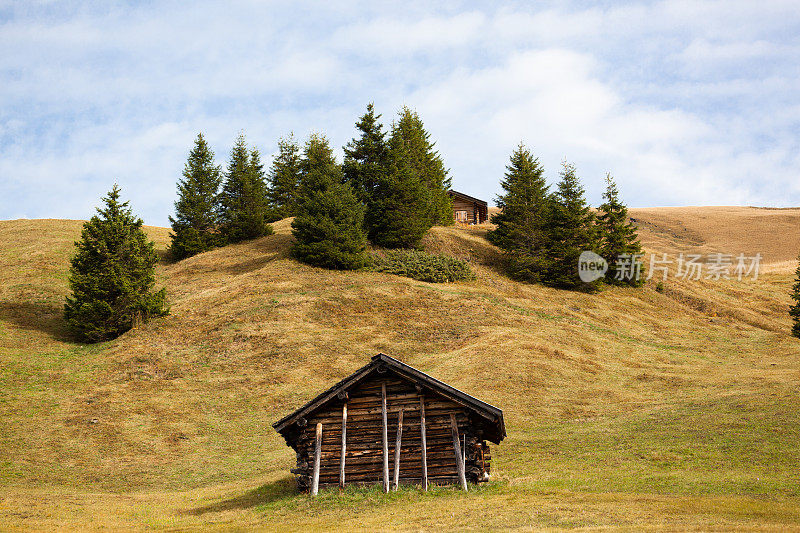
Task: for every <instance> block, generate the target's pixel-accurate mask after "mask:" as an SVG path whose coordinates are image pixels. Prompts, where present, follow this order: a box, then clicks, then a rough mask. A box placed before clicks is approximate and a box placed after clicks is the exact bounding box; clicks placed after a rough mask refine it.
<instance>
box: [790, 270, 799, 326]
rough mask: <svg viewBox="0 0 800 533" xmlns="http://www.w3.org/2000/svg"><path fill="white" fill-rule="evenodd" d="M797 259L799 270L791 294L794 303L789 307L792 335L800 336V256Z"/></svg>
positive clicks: (796, 271) (796, 272)
mask: <svg viewBox="0 0 800 533" xmlns="http://www.w3.org/2000/svg"><path fill="white" fill-rule="evenodd" d="M797 261H798V264H797V270H795V277H794V285H793V286H792V294H791V298H792V300H794V304H792V306H791V307H790V308H789V316H791V317H792V336H794V337H798V338H800V257H798V259H797Z"/></svg>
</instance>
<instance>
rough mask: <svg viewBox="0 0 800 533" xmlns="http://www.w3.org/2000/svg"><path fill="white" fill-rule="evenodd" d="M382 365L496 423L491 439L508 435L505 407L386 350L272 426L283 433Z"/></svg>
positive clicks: (494, 440)
mask: <svg viewBox="0 0 800 533" xmlns="http://www.w3.org/2000/svg"><path fill="white" fill-rule="evenodd" d="M382 365H383V366H385V368H386V369H389V370H392V371H394V372H395V373H397V374H398V375H400V376H403V377H405V378H407V379H409V380H411V381H413V382H415V383H418V384H419V385H422V386H426V387H428V388H429V389H431V390H433V391H434V392H437V393H439V394H441V395H442V396H445V397H446V398H449V399H451V400H453V401H454V402H456V403H460V404H461V405H463V406H465V407H467V408H468V409H470V410H472V411H474V412H475V413H477V414H479V415H480V416H482V417H483V418H485V419H487V421H488V422H489V423H490V425H492V426H494V429H495V431H493V432H492V433H494V437H495V438H490V440H492V441H493V442H500V441H501V440H502V439H503V438H504V437H505V436H506V427H505V421H504V420H503V411H502V410H501V409H499V408H497V407H495V406H493V405H490V404H488V403H486V402H483V401H481V400H479V399H477V398H475V397H473V396H470V395H469V394H467V393H465V392H461V391H460V390H458V389H456V388H455V387H451V386H450V385H448V384H446V383H443V382H441V381H439V380H438V379H436V378H433V377H431V376H429V375H428V374H426V373H424V372H420V371H419V370H417V369H416V368H413V367H410V366H408V365H407V364H405V363H403V362H401V361H398V360H397V359H395V358H394V357H389V356H388V355H386V354H383V353H379V354H377V355H375V356H373V357H372V359H371V360H370V362H369V363H367V364H366V365H364V366H363V367H361V368H359V369H358V370H356V371H355V372H353V373H352V374H350V375H349V376H347V377H346V378H344V379H343V380H341V381H340V382H339V383H337V384H336V385H334V386H332V387H331V388H329V389H328V390H326V391H324V392H322V393H321V394H319V395H318V396H317V397H316V398H314V399H313V400H311V401H309V402H308V403H306V404H305V405H304V406H302V407H300V408H299V409H297V410H296V411H294V412H293V413H290V414H288V415H286V416H285V417H283V418H281V419H280V420H278V421H277V422H275V423H274V424H272V427H273V428H275V430H276V431H277V432H278V433H281V434H283V432H284V430H285V429H286V428H287V427H289V426H290V425H291V424H292V423H293V422H295V421H296V420H297V419H299V418H301V417H304V416H305V415H307V414H308V413H311V412H313V411H315V410H316V409H317V408H319V407H322V406H323V405H325V404H327V403H328V402H329V401H330V400H332V399H334V398H336V397H337V395H338V394H339V393H340V392H343V391H346V390H347V389H349V388H350V387H352V386H354V385H356V384H357V383H359V382H361V381H362V380H364V379H365V378H367V377H368V376H370V375H371V374H373V373H377V372H378V368H379V367H381V366H382Z"/></svg>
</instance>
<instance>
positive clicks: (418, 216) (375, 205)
mask: <svg viewBox="0 0 800 533" xmlns="http://www.w3.org/2000/svg"><path fill="white" fill-rule="evenodd" d="M389 152H390V155H389V165H388V167H387V172H386V174H384V175H383V176H382V177H381V179H380V180H379V181H378V184H377V186H376V189H375V192H374V193H373V198H372V201H371V202H370V204H369V211H368V212H367V226H368V227H369V238H370V240H371V241H372V242H374V243H375V244H377V245H378V246H385V247H387V248H416V247H418V246H419V243H420V240H421V239H422V237H423V236H424V235H425V232H426V231H428V230H429V229H430V227H431V224H432V222H431V219H430V195H431V191H430V189H429V188H428V187H427V185H426V184H425V183H423V182H422V180H421V178H420V175H419V173H417V172H415V171H414V170H413V169H412V168H411V166H410V165H409V163H408V161H407V159H406V157H405V154H404V152H403V148H402V145H400V146H393V147H392V148H391V149H390V151H389Z"/></svg>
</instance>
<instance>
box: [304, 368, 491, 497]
mask: <svg viewBox="0 0 800 533" xmlns="http://www.w3.org/2000/svg"><path fill="white" fill-rule="evenodd" d="M382 383H385V386H386V406H387V422H388V423H387V433H388V435H389V438H388V456H389V463H390V465H389V478H388V479H389V480H390V481H392V485H393V484H394V483H393V482H394V477H395V472H394V469H395V453H396V444H395V443H396V435H397V425H398V424H397V422H398V415H399V411H400V410H401V409H402V410H403V429H402V439H401V445H400V457H399V465H400V472H399V476H398V481H399V483H400V484H410V483H414V484H418V483H421V481H422V475H423V474H422V446H421V434H420V392H419V391H418V390H417V389H416V386H415V384H414V383H412V382H410V381H408V380H405V379H403V378H399V377H397V376H393V375H391V374H387V375H386V376H385V377H382V376H380V375H378V377H376V378H370V379H368V380H366V381H364V382H362V383H361V384H359V385H358V386H357V387H355V388H353V389H351V390H350V391H349V393H348V397H347V398H342V399H339V400H337V401H333V402H331V403H330V404H329V405H327V406H325V407H324V408H322V409H320V410H319V411H317V412H315V413H314V414H313V415H312V416H310V417H309V418H308V420H307V421H306V424H305V425H304V426H303V427H302V428H300V431H299V434H298V437H297V438H298V440H297V442H296V443H295V446H294V447H295V449H296V450H297V467H296V468H295V469H293V470H292V472H294V473H295V474H297V476H298V486H299V488H300V489H301V490H309V489H310V488H311V484H312V473H313V468H314V463H315V461H314V459H315V453H314V450H315V444H316V442H315V441H316V427H317V424H322V445H321V452H320V466H319V486H321V487H324V486H331V485H338V484H339V482H340V478H341V454H342V448H343V446H342V421H343V417H342V411H343V407H344V404H345V402H346V405H347V422H346V424H347V426H346V439H345V440H346V447H345V465H344V484H345V485H346V484H366V483H381V482H382V481H383V465H384V448H383V419H382V418H383V417H382V409H381V385H382ZM422 395H423V396H424V399H425V423H426V424H425V425H426V436H427V464H428V482H429V483H434V484H444V483H458V482H459V478H458V470H457V468H456V466H457V465H456V460H455V456H454V453H453V437H452V432H451V424H450V415H451V413H452V414H453V415H455V419H456V423H457V426H458V435H459V438H460V442H461V446H462V447H463V454H464V463H465V468H464V473H465V476H466V479H467V480H468V481H469V482H472V483H477V482H480V481H484V479H485V476H484V474H488V473H489V472H490V460H491V457H490V455H489V447H488V446H487V445H486V442H485V441H483V440H482V438H481V430H480V427H479V425H476V424H474V423H473V421H471V420H470V416H469V412H468V411H467V410H466V409H465V408H464V407H463V406H461V405H459V404H457V403H455V402H453V401H451V400H448V399H446V398H443V397H441V396H438V395H434V394H433V393H431V392H430V391H425V392H423V393H422ZM465 434H466V437H465ZM464 444H466V445H464Z"/></svg>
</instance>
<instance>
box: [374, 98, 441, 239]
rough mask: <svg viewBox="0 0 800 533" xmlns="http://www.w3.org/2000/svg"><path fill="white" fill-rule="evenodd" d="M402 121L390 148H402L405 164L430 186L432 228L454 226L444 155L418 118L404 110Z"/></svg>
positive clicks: (416, 115)
mask: <svg viewBox="0 0 800 533" xmlns="http://www.w3.org/2000/svg"><path fill="white" fill-rule="evenodd" d="M398 115H399V117H400V118H399V119H398V120H397V122H396V123H394V124H393V125H392V133H391V137H390V141H389V143H390V145H391V146H392V149H394V150H397V147H398V145H402V146H403V151H404V153H405V158H406V163H407V165H408V167H409V169H410V170H411V171H412V172H414V173H416V174H417V176H418V179H419V180H420V181H421V182H422V183H423V184H424V185H426V186H427V187H428V189H429V194H427V195H426V196H427V199H428V213H427V215H428V217H429V219H430V225H431V226H433V225H436V224H438V225H443V226H447V225H452V224H453V223H454V220H453V204H452V201H451V199H450V196H449V195H448V194H447V191H449V190H450V185H451V179H450V178H449V177H448V174H449V170H447V169H446V168H445V166H444V161H443V160H442V157H441V155H440V154H439V152H438V151H437V150H436V149H435V144H436V143H433V142H431V140H430V137H431V135H430V133H428V132H427V131H426V130H425V126H424V124H423V123H422V119H420V117H419V115H418V114H417V113H416V112H415V111H412V110H410V109H409V108H408V107H405V106H404V107H403V108H402V109H401V110H400V112H399V113H398Z"/></svg>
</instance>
